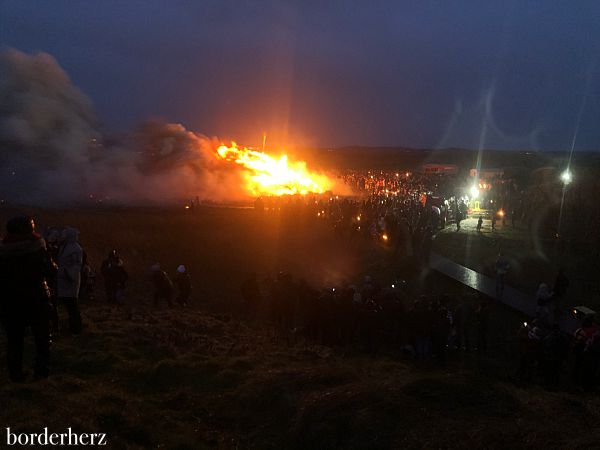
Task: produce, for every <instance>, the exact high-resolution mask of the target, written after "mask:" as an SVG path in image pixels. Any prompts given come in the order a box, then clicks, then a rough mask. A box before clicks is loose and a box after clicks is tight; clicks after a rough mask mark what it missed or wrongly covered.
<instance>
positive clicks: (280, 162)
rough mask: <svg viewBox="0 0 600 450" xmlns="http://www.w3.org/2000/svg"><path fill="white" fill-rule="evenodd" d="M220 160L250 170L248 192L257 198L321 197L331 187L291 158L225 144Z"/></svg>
mask: <svg viewBox="0 0 600 450" xmlns="http://www.w3.org/2000/svg"><path fill="white" fill-rule="evenodd" d="M217 155H218V157H220V158H222V159H224V160H225V161H230V162H234V163H236V164H239V165H241V166H243V167H244V168H245V169H246V174H245V178H246V190H247V191H248V192H249V193H250V194H251V195H254V196H260V195H295V194H301V195H306V194H308V193H314V194H321V193H323V192H325V191H327V190H328V189H330V187H331V182H330V181H329V179H328V178H327V177H326V176H324V175H320V174H317V173H314V172H310V171H309V170H308V169H307V168H306V163H305V162H304V161H289V160H288V157H287V155H282V156H281V157H279V159H277V158H274V157H272V156H270V155H268V154H266V153H263V152H259V151H256V150H252V149H249V148H246V147H244V148H238V146H237V144H236V143H235V142H232V143H231V147H227V146H226V145H221V146H220V147H219V148H218V149H217Z"/></svg>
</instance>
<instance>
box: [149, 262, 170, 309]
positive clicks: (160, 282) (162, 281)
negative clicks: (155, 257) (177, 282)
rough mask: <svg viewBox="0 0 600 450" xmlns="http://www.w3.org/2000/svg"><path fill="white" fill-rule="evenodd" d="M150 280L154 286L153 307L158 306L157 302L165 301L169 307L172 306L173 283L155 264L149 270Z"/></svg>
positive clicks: (158, 265)
mask: <svg viewBox="0 0 600 450" xmlns="http://www.w3.org/2000/svg"><path fill="white" fill-rule="evenodd" d="M151 271H152V273H151V279H152V284H153V285H154V298H153V301H154V306H158V302H159V300H166V301H167V303H168V304H169V306H170V307H172V306H173V300H172V297H173V282H172V281H171V279H170V278H169V276H168V275H167V273H166V272H165V271H164V270H162V269H161V268H160V264H158V263H156V264H154V265H153V266H152V268H151Z"/></svg>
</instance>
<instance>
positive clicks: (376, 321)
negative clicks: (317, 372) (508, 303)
mask: <svg viewBox="0 0 600 450" xmlns="http://www.w3.org/2000/svg"><path fill="white" fill-rule="evenodd" d="M241 295H242V298H243V300H244V305H245V314H246V315H247V316H248V317H252V318H255V319H257V318H258V320H263V321H268V322H270V323H271V324H272V327H273V330H274V332H275V335H276V336H277V337H278V338H279V339H282V340H283V341H285V342H287V343H293V342H296V341H297V340H298V339H300V338H302V339H305V340H308V341H310V342H313V343H317V344H321V345H328V346H340V347H345V348H348V347H351V348H358V349H362V350H363V351H365V352H368V353H376V352H378V351H384V352H388V353H389V352H391V353H393V354H396V355H400V354H403V355H406V356H408V357H411V358H414V359H416V360H430V361H433V362H436V363H437V364H438V365H440V366H444V365H445V364H446V362H447V358H448V355H450V354H453V353H456V352H458V351H461V352H477V354H487V353H488V350H489V349H490V343H491V341H492V340H493V336H492V329H493V324H492V322H493V321H495V320H498V318H497V317H494V316H493V314H492V310H493V308H491V307H490V303H489V302H490V300H489V299H486V298H484V297H481V296H478V295H460V296H453V295H449V294H426V295H422V294H421V295H418V294H414V292H411V290H410V289H409V288H408V286H407V284H406V282H405V281H402V280H400V281H395V282H393V283H392V284H390V285H387V286H381V285H380V284H379V283H378V282H377V281H376V280H375V279H373V277H371V276H367V277H365V278H364V280H363V282H362V284H360V285H348V286H346V287H327V288H322V289H315V288H313V287H311V286H310V285H309V284H308V283H307V282H306V281H304V280H298V281H296V280H294V279H293V277H292V275H291V274H289V273H286V272H281V273H279V274H278V275H277V277H276V278H274V279H271V278H266V279H264V280H263V281H262V282H261V281H259V279H258V277H257V275H256V274H251V275H250V276H249V277H248V278H247V279H246V280H245V281H244V282H243V284H242V286H241ZM515 331H516V334H515V336H514V340H513V347H512V350H513V351H514V352H516V355H517V359H518V365H517V366H518V367H517V368H516V369H515V372H514V375H513V376H514V380H515V381H516V382H519V383H523V384H527V383H531V382H533V381H535V380H539V381H540V382H541V383H542V384H543V385H544V386H545V387H547V388H548V389H556V388H558V387H559V386H560V384H561V377H562V378H565V380H563V381H566V378H567V377H565V375H564V374H565V373H568V374H569V376H568V378H570V380H571V381H572V382H573V384H574V385H575V386H578V387H580V388H581V389H584V390H586V391H592V390H594V389H595V387H596V382H597V379H598V375H599V373H598V369H599V363H600V330H599V328H598V325H597V324H596V322H595V321H594V319H593V318H592V317H587V318H586V319H584V320H583V322H582V325H581V327H580V328H578V329H577V331H576V332H575V333H574V335H573V336H569V335H568V334H566V333H564V332H562V331H561V330H560V328H559V327H558V325H557V323H556V322H546V321H544V320H543V319H540V318H535V319H534V320H533V321H532V322H531V323H527V322H524V323H523V324H522V325H521V326H520V327H515ZM495 345H496V346H499V345H502V346H505V345H508V344H507V343H506V342H505V341H500V340H498V341H497V342H495ZM501 350H502V349H499V348H496V349H495V352H496V353H498V352H500V353H501ZM505 350H507V349H505Z"/></svg>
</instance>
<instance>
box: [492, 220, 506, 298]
mask: <svg viewBox="0 0 600 450" xmlns="http://www.w3.org/2000/svg"><path fill="white" fill-rule="evenodd" d="M492 223H493V222H492ZM509 268H510V264H509V263H508V261H507V260H506V258H505V257H504V256H503V255H502V253H500V254H499V255H498V259H497V260H496V265H495V269H496V298H498V299H501V298H502V295H503V294H504V277H505V276H506V273H507V272H508V269H509Z"/></svg>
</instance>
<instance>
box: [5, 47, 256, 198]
mask: <svg viewBox="0 0 600 450" xmlns="http://www.w3.org/2000/svg"><path fill="white" fill-rule="evenodd" d="M215 144H216V142H215V140H213V139H209V138H207V137H205V136H201V135H198V134H195V133H192V132H190V131H188V130H186V129H185V128H184V127H183V126H182V125H177V124H166V123H162V122H159V121H149V122H147V123H145V124H143V125H142V126H141V127H140V128H139V129H138V130H136V131H135V132H133V133H132V134H131V135H129V136H127V137H126V138H123V139H120V140H119V141H118V142H114V141H111V142H110V143H109V141H108V140H107V139H105V138H104V136H103V134H102V132H101V131H100V128H99V126H98V121H97V119H96V115H95V113H94V110H93V107H92V103H91V101H90V99H89V98H88V97H87V96H86V95H85V94H84V93H82V92H81V91H80V90H79V89H77V88H76V87H75V86H74V85H73V84H72V82H71V80H70V79H69V77H68V75H67V74H66V72H65V71H64V70H63V69H62V68H61V67H60V66H59V65H58V63H57V62H56V60H55V59H54V58H53V57H52V56H50V55H48V54H46V53H37V54H33V55H28V54H25V53H22V52H20V51H18V50H15V49H6V50H3V51H1V52H0V196H1V198H2V199H4V200H7V201H11V202H28V203H32V202H34V203H72V202H83V201H89V199H90V198H94V199H109V200H110V201H117V202H119V201H120V202H127V203H135V202H143V203H147V202H168V201H174V200H181V199H183V198H194V197H196V196H198V197H200V198H201V199H211V200H215V201H236V200H241V199H244V198H246V194H245V193H244V192H243V189H242V188H241V186H242V180H241V176H242V175H241V173H240V172H239V171H236V170H232V167H231V166H229V165H228V164H227V163H224V162H221V161H218V160H217V159H216V158H215V157H214V151H213V149H214V146H215Z"/></svg>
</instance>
